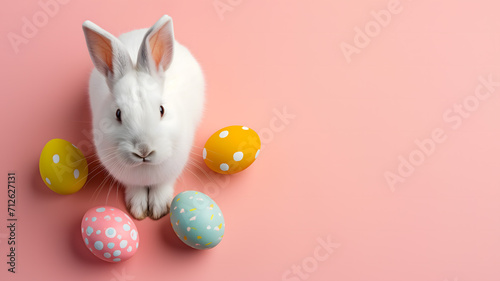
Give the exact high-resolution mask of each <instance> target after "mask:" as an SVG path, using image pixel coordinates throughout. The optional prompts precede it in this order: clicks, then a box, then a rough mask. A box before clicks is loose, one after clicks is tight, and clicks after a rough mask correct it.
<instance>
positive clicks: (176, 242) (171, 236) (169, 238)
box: [160, 214, 208, 259]
mask: <svg viewBox="0 0 500 281" xmlns="http://www.w3.org/2000/svg"><path fill="white" fill-rule="evenodd" d="M162 220H163V221H165V223H162V225H161V227H160V229H161V234H162V235H161V236H162V241H163V242H164V244H165V246H166V247H167V248H168V249H169V252H172V253H174V255H175V256H177V257H180V258H183V257H186V258H189V259H193V258H195V257H199V258H201V257H202V256H204V255H206V254H207V252H208V251H205V250H197V249H194V248H191V247H190V246H188V245H186V244H184V242H182V241H181V239H179V237H177V234H176V233H175V232H174V229H173V227H172V226H171V224H170V214H169V215H167V216H166V217H165V218H164V219H162Z"/></svg>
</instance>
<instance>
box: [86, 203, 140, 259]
mask: <svg viewBox="0 0 500 281" xmlns="http://www.w3.org/2000/svg"><path fill="white" fill-rule="evenodd" d="M81 232H82V238H83V242H84V243H85V246H86V247H87V248H88V249H89V250H90V251H91V252H92V253H93V254H94V255H95V256H96V257H98V258H100V259H101V260H104V261H107V262H121V261H125V260H128V259H129V258H131V257H132V256H133V255H134V254H135V252H136V251H137V248H138V247H139V233H138V232H137V227H136V226H135V224H134V222H133V221H132V219H131V218H130V217H129V216H128V215H127V214H125V213H124V212H123V211H121V210H120V209H117V208H115V207H110V206H100V207H94V208H92V209H90V210H88V211H87V212H86V213H85V215H84V216H83V219H82V229H81Z"/></svg>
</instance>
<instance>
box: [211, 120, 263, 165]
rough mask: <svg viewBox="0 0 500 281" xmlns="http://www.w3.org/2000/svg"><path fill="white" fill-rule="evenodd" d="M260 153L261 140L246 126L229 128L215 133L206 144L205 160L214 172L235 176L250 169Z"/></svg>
mask: <svg viewBox="0 0 500 281" xmlns="http://www.w3.org/2000/svg"><path fill="white" fill-rule="evenodd" d="M259 153H260V138H259V135H257V133H256V132H255V131H254V130H252V129H250V128H248V127H245V126H229V127H225V128H222V129H220V130H218V131H217V132H215V134H213V135H212V136H211V137H210V138H209V139H208V140H207V142H206V143H205V147H204V148H203V160H204V161H205V164H207V166H208V167H209V168H210V169H211V170H212V171H214V172H217V173H220V174H234V173H238V172H241V171H243V170H245V169H246V168H248V166H250V165H251V164H252V163H253V161H255V159H257V157H258V156H259Z"/></svg>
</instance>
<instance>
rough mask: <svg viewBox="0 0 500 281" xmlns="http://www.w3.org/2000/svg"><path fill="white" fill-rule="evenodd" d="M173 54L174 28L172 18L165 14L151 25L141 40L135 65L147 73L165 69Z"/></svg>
mask: <svg viewBox="0 0 500 281" xmlns="http://www.w3.org/2000/svg"><path fill="white" fill-rule="evenodd" d="M173 55H174V30H173V24H172V18H170V17H169V16H167V15H165V16H163V17H161V18H160V19H159V20H158V21H157V22H156V23H155V24H154V25H153V27H151V28H150V29H149V30H148V32H147V33H146V35H145V36H144V40H143V41H142V44H141V48H140V49H139V55H138V57H137V66H138V68H139V70H141V71H144V72H148V73H158V74H161V73H162V72H164V71H166V70H167V69H168V67H169V66H170V63H171V62H172V58H173Z"/></svg>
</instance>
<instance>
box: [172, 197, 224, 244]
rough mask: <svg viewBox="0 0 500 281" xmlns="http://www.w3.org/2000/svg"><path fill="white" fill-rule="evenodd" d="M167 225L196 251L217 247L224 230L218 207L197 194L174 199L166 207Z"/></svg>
mask: <svg viewBox="0 0 500 281" xmlns="http://www.w3.org/2000/svg"><path fill="white" fill-rule="evenodd" d="M170 223H171V224H172V227H173V228H174V232H175V233H176V234H177V237H179V239H181V241H182V242H184V243H185V244H186V245H188V246H191V247H193V248H195V249H198V250H203V249H210V248H213V247H215V246H217V245H218V244H219V243H220V241H221V240H222V237H223V236H224V229H225V228H226V225H225V223H224V217H223V216H222V212H221V210H220V208H219V206H217V204H216V203H215V202H214V200H212V199H211V198H210V197H208V196H207V195H205V194H203V193H201V192H197V191H184V192H181V193H179V194H178V195H177V196H175V198H174V200H173V201H172V205H171V206H170Z"/></svg>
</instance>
